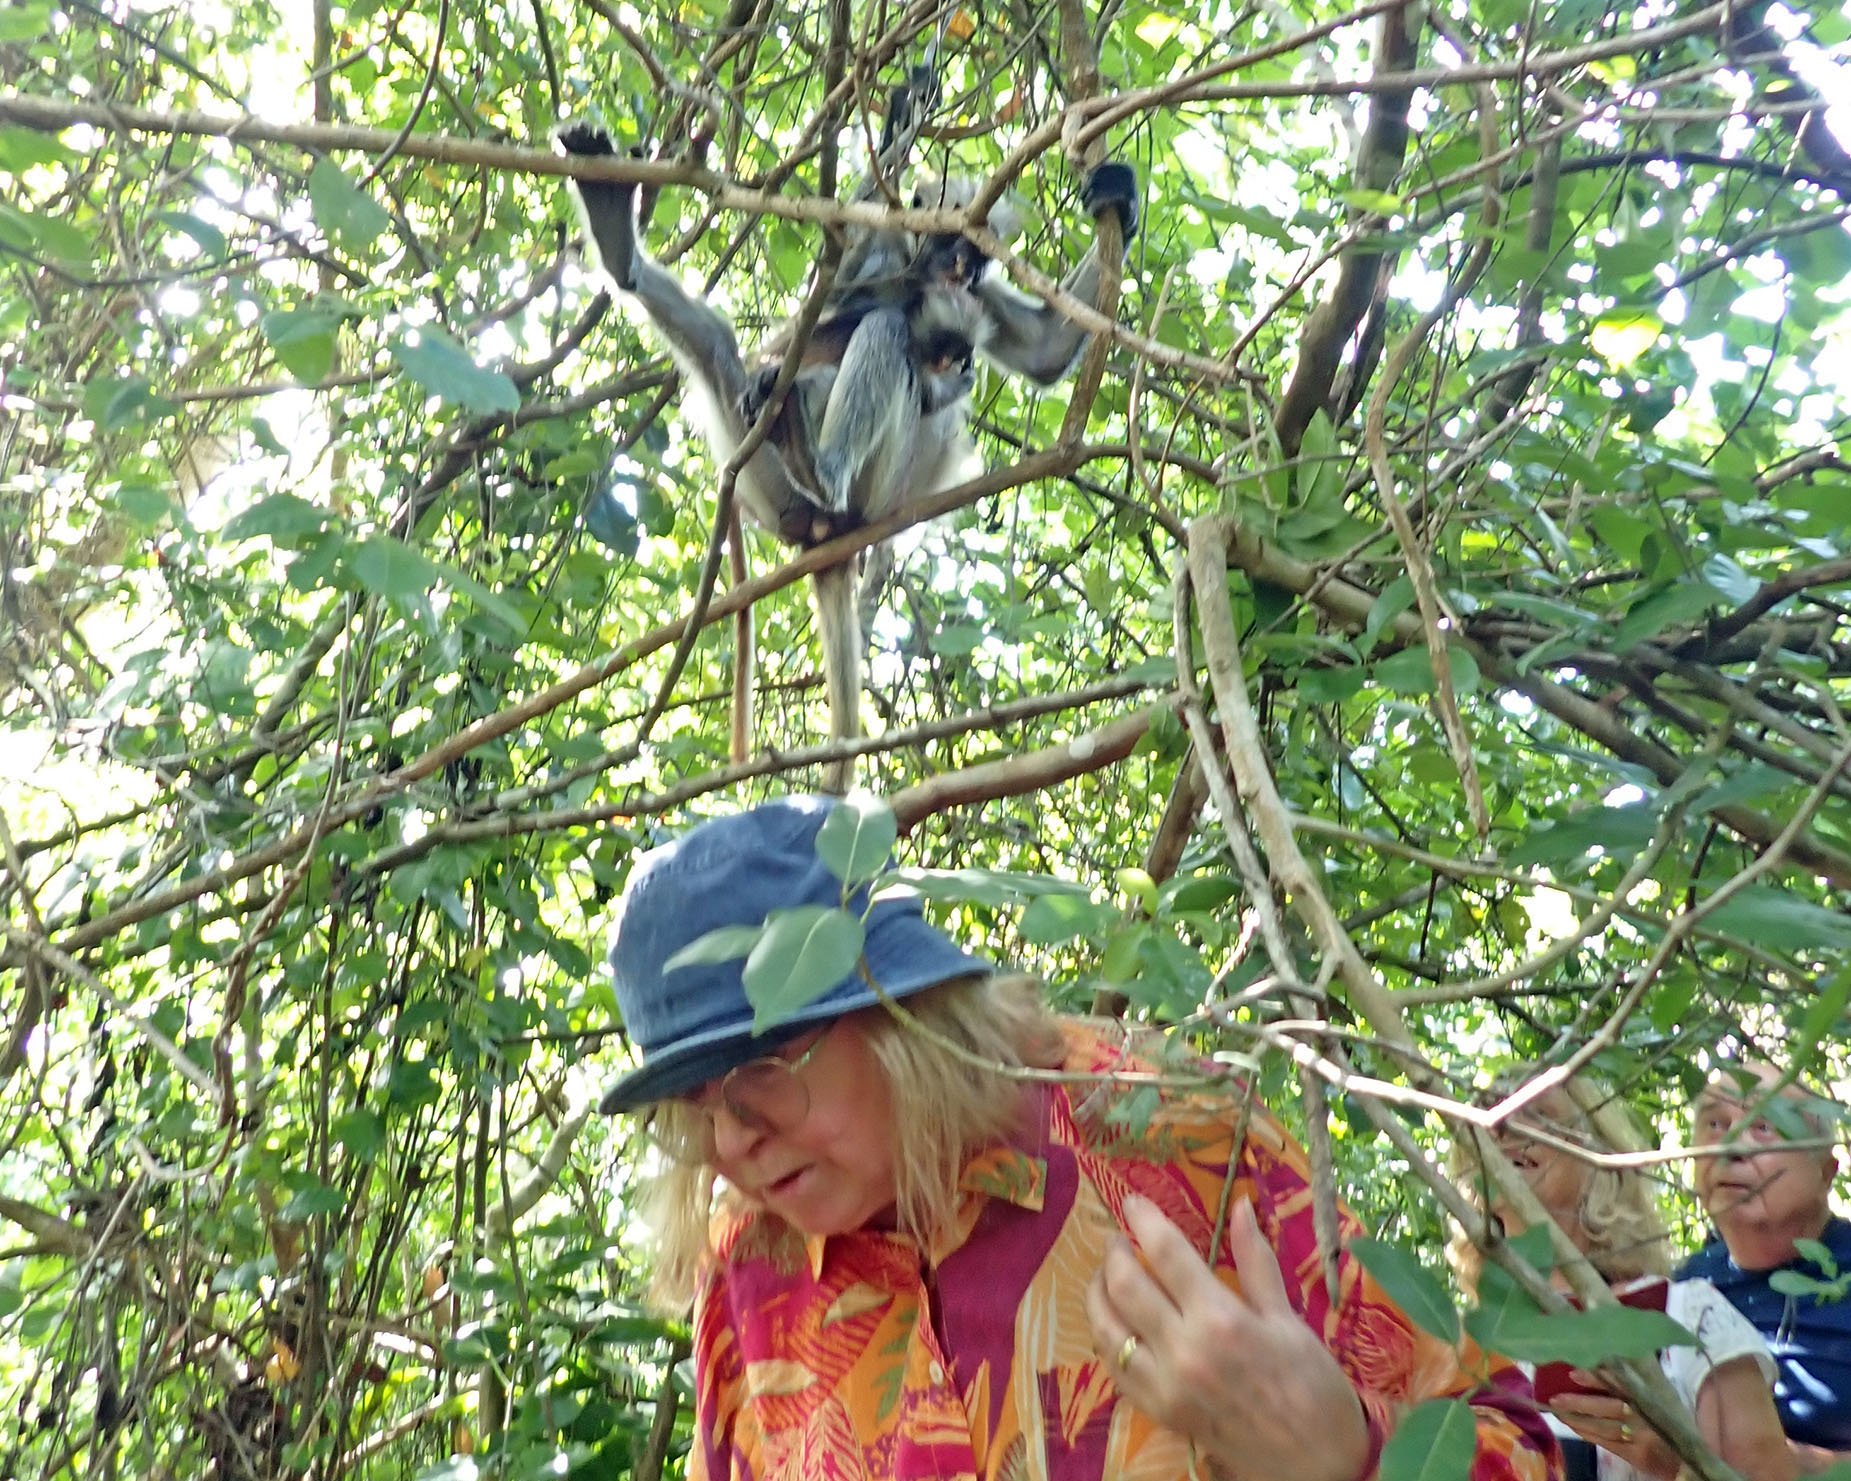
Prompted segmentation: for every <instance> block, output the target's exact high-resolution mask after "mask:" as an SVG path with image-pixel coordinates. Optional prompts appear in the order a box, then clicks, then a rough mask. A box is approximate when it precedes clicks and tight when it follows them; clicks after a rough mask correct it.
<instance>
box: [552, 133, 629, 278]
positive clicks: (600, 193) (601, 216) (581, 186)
mask: <svg viewBox="0 0 1851 1481" xmlns="http://www.w3.org/2000/svg"><path fill="white" fill-rule="evenodd" d="M557 138H558V140H559V148H560V151H561V152H562V153H564V154H570V155H573V156H575V157H576V158H579V159H611V158H614V157H615V155H616V153H617V146H616V145H615V144H613V143H612V142H611V136H610V135H609V134H608V133H606V132H605V130H604V128H603V127H602V126H601V125H599V124H596V123H593V122H591V121H590V120H588V119H581V120H579V121H578V122H576V123H569V124H567V125H566V126H565V127H564V128H562V129H560V131H559V133H558V135H557ZM572 189H573V192H574V193H575V194H576V195H577V196H578V203H579V206H580V208H581V209H582V211H583V213H584V217H585V232H586V235H588V236H589V237H590V238H591V242H592V245H593V246H594V247H595V248H597V252H598V260H599V261H600V262H602V263H603V264H604V270H605V271H606V272H607V273H609V274H610V276H611V281H612V282H614V283H615V284H616V285H617V286H618V287H619V288H622V289H625V290H626V291H628V290H631V289H634V288H635V287H636V251H637V248H636V204H637V188H636V186H634V185H626V184H624V183H622V182H620V181H616V180H574V181H573V182H572Z"/></svg>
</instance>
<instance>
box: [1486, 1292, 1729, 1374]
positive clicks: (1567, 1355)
mask: <svg viewBox="0 0 1851 1481" xmlns="http://www.w3.org/2000/svg"><path fill="white" fill-rule="evenodd" d="M1696 1342H1697V1339H1696V1338H1695V1337H1693V1336H1691V1334H1690V1333H1689V1332H1687V1331H1686V1330H1685V1329H1684V1328H1683V1327H1681V1326H1679V1325H1678V1323H1676V1322H1674V1321H1672V1320H1671V1318H1670V1317H1668V1316H1666V1315H1665V1314H1664V1312H1662V1311H1648V1310H1643V1309H1640V1308H1636V1307H1631V1306H1602V1307H1600V1308H1599V1309H1598V1310H1596V1311H1563V1312H1551V1313H1548V1314H1539V1315H1536V1316H1522V1315H1512V1316H1510V1317H1508V1318H1507V1319H1506V1320H1505V1321H1504V1322H1503V1323H1502V1324H1501V1325H1500V1327H1499V1329H1498V1350H1499V1351H1500V1352H1502V1353H1503V1354H1504V1355H1505V1356H1506V1357H1512V1358H1517V1359H1520V1360H1521V1361H1523V1362H1529V1363H1555V1362H1560V1363H1572V1364H1574V1366H1575V1367H1577V1368H1596V1367H1599V1366H1600V1364H1602V1363H1605V1362H1611V1361H1613V1360H1614V1359H1616V1358H1650V1357H1655V1356H1656V1355H1657V1354H1658V1353H1659V1352H1660V1351H1661V1350H1662V1349H1664V1348H1667V1347H1694V1346H1696Z"/></svg>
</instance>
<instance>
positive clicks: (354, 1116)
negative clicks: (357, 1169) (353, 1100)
mask: <svg viewBox="0 0 1851 1481" xmlns="http://www.w3.org/2000/svg"><path fill="white" fill-rule="evenodd" d="M330 1129H331V1130H332V1131H333V1133H334V1139H335V1140H336V1141H337V1142H339V1143H340V1144H341V1145H342V1146H343V1147H345V1148H346V1149H347V1150H348V1151H349V1152H351V1153H353V1154H354V1156H356V1157H358V1158H359V1159H360V1160H361V1161H362V1162H371V1161H372V1160H373V1158H374V1157H376V1156H378V1154H379V1149H380V1148H381V1147H382V1146H384V1145H385V1140H386V1123H385V1121H384V1120H383V1119H381V1118H380V1117H379V1116H377V1115H376V1114H374V1113H373V1112H372V1111H368V1110H357V1111H349V1112H348V1113H347V1114H346V1115H344V1116H337V1117H336V1118H335V1120H334V1123H333V1125H332V1127H331V1128H330Z"/></svg>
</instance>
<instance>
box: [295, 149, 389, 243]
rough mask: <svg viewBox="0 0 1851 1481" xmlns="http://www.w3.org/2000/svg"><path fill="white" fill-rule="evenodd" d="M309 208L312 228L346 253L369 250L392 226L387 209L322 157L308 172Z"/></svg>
mask: <svg viewBox="0 0 1851 1481" xmlns="http://www.w3.org/2000/svg"><path fill="white" fill-rule="evenodd" d="M308 192H309V204H310V206H311V207H312V208H313V209H314V213H315V224H316V225H317V226H319V227H320V228H321V229H322V230H323V231H325V232H326V233H327V234H328V235H329V236H330V237H332V238H333V239H334V240H335V241H337V242H339V243H340V244H341V245H342V246H343V247H345V248H347V249H348V250H349V251H360V250H361V249H363V248H365V247H368V246H371V245H372V243H373V240H374V238H376V237H377V236H378V235H379V234H380V233H381V232H382V231H384V230H385V229H386V228H387V227H388V226H390V225H391V224H392V217H391V215H390V214H389V213H388V212H387V210H386V208H385V207H384V206H382V205H380V204H379V202H378V201H376V200H374V199H373V198H372V197H371V196H370V195H368V194H367V193H366V192H365V191H364V190H362V189H360V187H359V186H357V185H355V184H354V183H353V181H351V180H349V179H348V178H347V176H346V174H345V172H343V171H342V169H341V167H340V166H339V165H337V164H336V163H335V162H334V161H333V160H331V159H328V158H326V157H325V156H324V157H323V158H321V159H318V160H316V161H315V167H314V168H313V169H312V170H310V171H309V178H308Z"/></svg>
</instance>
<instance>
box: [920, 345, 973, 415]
mask: <svg viewBox="0 0 1851 1481" xmlns="http://www.w3.org/2000/svg"><path fill="white" fill-rule="evenodd" d="M914 350H915V353H916V356H917V361H918V366H919V402H920V405H921V407H922V408H923V409H924V411H925V412H926V414H927V415H931V414H932V413H934V412H938V411H942V410H944V409H945V408H946V407H947V406H950V405H951V404H952V403H953V402H956V401H962V400H963V399H964V398H966V397H967V396H969V395H970V393H971V391H972V389H973V388H974V387H975V386H976V384H977V365H976V347H975V346H974V345H972V343H971V342H970V339H969V337H968V336H966V335H964V334H962V333H960V332H958V331H957V330H955V329H948V328H940V329H932V330H927V331H926V332H925V333H924V334H922V335H920V336H919V337H918V338H917V339H916V341H915V343H914Z"/></svg>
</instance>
